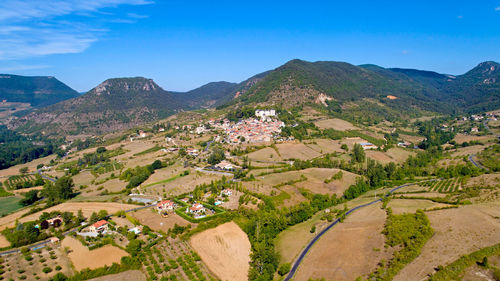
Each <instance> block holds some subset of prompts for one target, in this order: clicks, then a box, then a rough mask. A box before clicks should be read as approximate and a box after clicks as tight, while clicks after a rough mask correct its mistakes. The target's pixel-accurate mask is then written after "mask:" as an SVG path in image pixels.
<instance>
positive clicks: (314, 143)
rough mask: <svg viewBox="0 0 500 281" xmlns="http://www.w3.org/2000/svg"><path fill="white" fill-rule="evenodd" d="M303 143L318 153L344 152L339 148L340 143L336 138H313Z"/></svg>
mask: <svg viewBox="0 0 500 281" xmlns="http://www.w3.org/2000/svg"><path fill="white" fill-rule="evenodd" d="M305 145H306V146H307V147H309V148H311V149H313V150H314V151H316V152H318V153H320V154H326V153H333V152H344V150H343V149H342V148H340V146H341V145H342V144H341V143H340V141H338V140H331V139H313V140H311V141H308V142H307V143H305Z"/></svg>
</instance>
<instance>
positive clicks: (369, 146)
mask: <svg viewBox="0 0 500 281" xmlns="http://www.w3.org/2000/svg"><path fill="white" fill-rule="evenodd" d="M360 145H361V147H363V149H364V150H367V149H377V148H378V147H377V146H376V145H374V144H373V143H371V142H362V143H360Z"/></svg>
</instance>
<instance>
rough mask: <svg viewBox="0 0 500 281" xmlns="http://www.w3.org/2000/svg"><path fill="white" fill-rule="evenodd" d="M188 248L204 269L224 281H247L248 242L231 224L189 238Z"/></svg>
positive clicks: (233, 224) (242, 233) (244, 235)
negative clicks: (196, 256) (198, 257)
mask: <svg viewBox="0 0 500 281" xmlns="http://www.w3.org/2000/svg"><path fill="white" fill-rule="evenodd" d="M190 243H191V246H192V247H193V248H194V249H195V250H196V252H197V253H198V254H199V255H200V257H201V259H202V260H203V262H204V263H205V264H206V265H207V266H208V268H209V269H210V270H211V271H212V272H213V273H215V274H216V275H217V277H219V278H220V279H221V280H223V281H225V280H228V281H244V280H248V269H249V267H250V265H249V262H250V241H248V237H247V235H246V234H245V232H243V230H241V229H240V228H239V227H238V225H237V224H236V223H234V222H228V223H225V224H222V225H219V226H218V227H216V228H213V229H209V230H205V231H204V232H202V233H200V234H197V235H195V236H193V237H192V238H191V240H190Z"/></svg>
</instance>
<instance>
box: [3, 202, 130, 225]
mask: <svg viewBox="0 0 500 281" xmlns="http://www.w3.org/2000/svg"><path fill="white" fill-rule="evenodd" d="M136 207H137V205H131V204H120V203H108V202H65V203H62V204H59V205H56V206H53V207H50V208H48V209H45V210H43V211H40V212H38V213H34V214H30V215H28V216H25V217H23V218H20V216H21V215H22V214H24V213H26V212H28V211H29V209H26V210H23V211H21V212H17V213H13V214H10V215H7V216H5V217H2V218H0V229H4V228H5V227H7V226H8V227H12V226H14V224H15V221H16V219H18V218H19V222H27V221H32V220H36V219H38V218H39V217H40V215H41V214H42V213H43V212H52V211H61V212H72V213H74V214H76V213H77V212H78V210H82V212H83V215H84V216H85V217H90V215H91V214H92V212H99V211H100V210H106V211H108V213H110V214H112V213H116V212H117V211H120V210H128V209H132V208H136Z"/></svg>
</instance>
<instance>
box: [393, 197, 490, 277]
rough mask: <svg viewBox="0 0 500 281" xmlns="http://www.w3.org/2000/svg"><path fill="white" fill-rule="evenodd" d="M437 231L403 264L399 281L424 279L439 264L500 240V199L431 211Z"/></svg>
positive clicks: (431, 219) (446, 262)
mask: <svg viewBox="0 0 500 281" xmlns="http://www.w3.org/2000/svg"><path fill="white" fill-rule="evenodd" d="M426 214H427V216H428V217H429V220H430V221H431V226H432V228H433V229H434V231H435V233H434V235H433V236H432V237H431V239H429V241H427V243H426V244H425V245H424V247H423V248H422V252H421V254H420V255H419V256H418V257H417V258H415V259H414V260H413V261H412V262H410V263H409V264H408V265H407V266H406V267H405V268H403V269H402V270H401V271H400V272H399V274H398V275H396V277H395V278H394V280H396V281H399V280H400V281H403V280H405V281H406V280H422V279H423V278H425V277H426V276H427V275H428V274H430V273H433V272H434V268H435V267H437V266H438V265H447V264H448V263H450V262H452V261H454V260H456V259H458V258H460V257H461V256H462V255H464V254H468V253H470V252H473V251H477V250H479V249H481V248H484V247H487V246H491V245H493V244H497V243H500V221H499V220H498V219H497V218H498V217H500V202H491V203H487V204H480V205H468V206H464V207H460V208H458V209H446V210H439V211H433V212H427V213H426Z"/></svg>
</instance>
